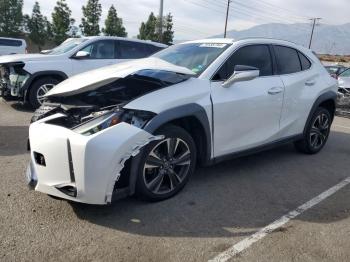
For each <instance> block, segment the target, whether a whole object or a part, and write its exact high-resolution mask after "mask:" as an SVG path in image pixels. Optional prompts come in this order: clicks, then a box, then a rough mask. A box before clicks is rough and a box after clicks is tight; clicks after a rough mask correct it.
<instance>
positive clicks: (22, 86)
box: [0, 36, 167, 108]
mask: <svg viewBox="0 0 350 262" xmlns="http://www.w3.org/2000/svg"><path fill="white" fill-rule="evenodd" d="M166 47H167V45H163V44H159V43H155V42H150V41H142V40H136V39H128V38H120V37H106V36H94V37H83V38H73V39H68V40H66V41H64V42H63V43H62V44H61V45H60V46H58V47H56V48H54V49H52V50H45V52H44V54H27V55H11V56H3V57H0V78H1V81H0V96H14V97H20V98H22V99H23V101H24V102H27V101H28V102H29V103H30V104H31V106H32V107H33V108H37V107H39V106H40V105H41V104H42V102H43V100H44V95H45V94H46V93H47V92H48V91H49V90H50V89H51V88H53V87H54V86H55V85H57V84H58V83H60V82H62V81H63V80H65V79H67V78H68V77H70V76H73V75H76V74H79V73H83V72H86V71H89V70H92V69H96V68H100V67H104V66H107V65H113V64H117V63H121V62H124V61H127V60H130V59H137V58H144V57H148V56H150V55H151V54H153V53H155V52H158V51H159V50H161V49H164V48H166Z"/></svg>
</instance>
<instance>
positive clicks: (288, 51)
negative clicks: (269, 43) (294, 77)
mask: <svg viewBox="0 0 350 262" xmlns="http://www.w3.org/2000/svg"><path fill="white" fill-rule="evenodd" d="M274 50H275V55H276V62H277V72H278V74H279V75H285V74H292V73H297V72H300V71H301V65H300V60H299V56H298V51H297V50H295V49H293V48H290V47H285V46H274Z"/></svg>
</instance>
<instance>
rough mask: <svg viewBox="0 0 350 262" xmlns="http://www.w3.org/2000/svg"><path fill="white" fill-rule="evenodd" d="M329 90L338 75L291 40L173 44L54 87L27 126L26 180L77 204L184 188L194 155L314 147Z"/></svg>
mask: <svg viewBox="0 0 350 262" xmlns="http://www.w3.org/2000/svg"><path fill="white" fill-rule="evenodd" d="M336 96H337V82H336V80H335V79H333V78H332V77H331V76H330V75H329V74H328V73H327V71H326V69H325V68H324V67H323V65H322V64H321V62H320V61H319V60H318V58H317V57H316V56H315V55H314V54H313V53H312V52H311V51H310V50H309V49H306V48H304V47H302V46H298V45H295V44H293V43H290V42H286V41H281V40H273V39H259V38H257V39H243V40H238V41H235V40H232V39H206V40H199V41H191V42H186V43H182V44H178V45H174V46H171V47H169V48H167V49H165V50H162V51H160V52H158V53H156V54H154V55H153V56H151V57H149V58H145V59H140V60H138V61H130V62H126V63H124V64H119V65H113V66H109V67H105V68H101V69H97V70H94V71H91V72H86V73H83V74H80V75H76V76H73V77H71V78H69V79H68V80H66V81H64V82H62V83H60V84H59V85H57V86H56V87H54V88H53V89H51V90H50V91H49V93H47V99H48V101H47V102H45V103H44V104H43V105H42V107H41V108H40V109H38V111H37V112H36V114H35V115H34V117H33V123H32V124H31V125H30V128H29V143H28V144H29V147H30V150H31V154H30V155H31V162H30V164H29V167H28V171H27V179H28V182H29V184H30V186H31V187H32V188H35V190H37V191H40V192H43V193H46V194H49V195H53V196H56V197H59V198H64V199H68V200H71V201H77V202H84V203H90V204H107V203H110V202H111V201H112V200H115V199H118V198H120V197H123V196H127V195H132V194H134V193H136V194H138V195H140V196H142V197H144V198H146V199H148V200H151V201H154V200H163V199H166V198H169V197H172V196H174V195H175V194H176V193H178V192H179V191H180V190H181V189H182V188H183V187H184V186H185V184H186V182H187V181H188V179H189V178H190V176H191V174H192V173H193V172H194V170H195V167H196V164H203V165H207V164H213V163H217V162H218V161H220V160H224V159H227V158H230V157H234V156H235V157H237V156H241V155H245V154H248V153H252V152H256V151H261V150H263V149H266V148H270V147H272V146H277V145H281V144H282V143H287V142H294V143H295V146H296V148H297V149H298V150H299V151H301V152H304V153H307V154H316V153H318V152H319V151H320V150H321V149H322V148H323V147H324V145H325V144H326V142H327V139H328V135H329V132H330V127H331V124H332V121H333V116H334V111H335V100H336ZM272 161H275V160H272ZM213 179H217V177H213ZM193 189H195V187H193Z"/></svg>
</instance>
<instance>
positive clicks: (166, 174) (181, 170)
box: [143, 138, 191, 195]
mask: <svg viewBox="0 0 350 262" xmlns="http://www.w3.org/2000/svg"><path fill="white" fill-rule="evenodd" d="M190 166H191V151H190V147H189V145H188V144H187V143H186V142H185V141H184V140H182V139H180V138H167V139H164V140H162V141H160V142H159V143H158V144H156V145H155V146H154V147H153V148H152V150H151V152H150V153H149V154H148V156H147V158H146V161H145V164H144V168H143V179H144V182H145V185H146V187H147V189H148V190H149V191H151V192H152V193H154V194H158V195H159V194H167V193H169V192H172V191H174V190H175V189H176V188H177V187H178V186H179V185H180V184H181V183H182V181H184V179H185V178H186V177H187V175H188V173H189V170H190Z"/></svg>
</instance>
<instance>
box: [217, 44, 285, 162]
mask: <svg viewBox="0 0 350 262" xmlns="http://www.w3.org/2000/svg"><path fill="white" fill-rule="evenodd" d="M235 65H245V66H254V67H257V68H258V69H259V70H260V76H259V77H257V78H256V79H254V80H251V81H245V82H237V83H234V84H233V85H231V86H230V87H226V88H225V87H222V83H223V82H224V81H225V80H226V79H228V78H229V77H230V76H231V75H232V74H233V71H234V67H235ZM211 88H212V100H213V109H214V155H215V156H221V155H226V154H229V153H233V152H238V151H242V150H246V149H250V148H253V147H257V146H259V145H263V144H266V143H268V142H271V141H274V140H276V138H277V136H278V132H279V121H280V117H281V110H282V102H283V91H284V86H283V83H282V81H281V79H280V77H279V76H277V75H274V70H273V60H272V54H271V50H270V47H269V45H249V46H243V47H241V48H239V49H238V50H237V51H235V52H234V53H233V54H232V55H231V57H230V58H229V59H228V60H227V61H226V62H225V63H224V65H223V66H222V67H221V68H220V69H219V71H218V72H217V73H216V74H215V76H214V77H213V80H212V82H211Z"/></svg>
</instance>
